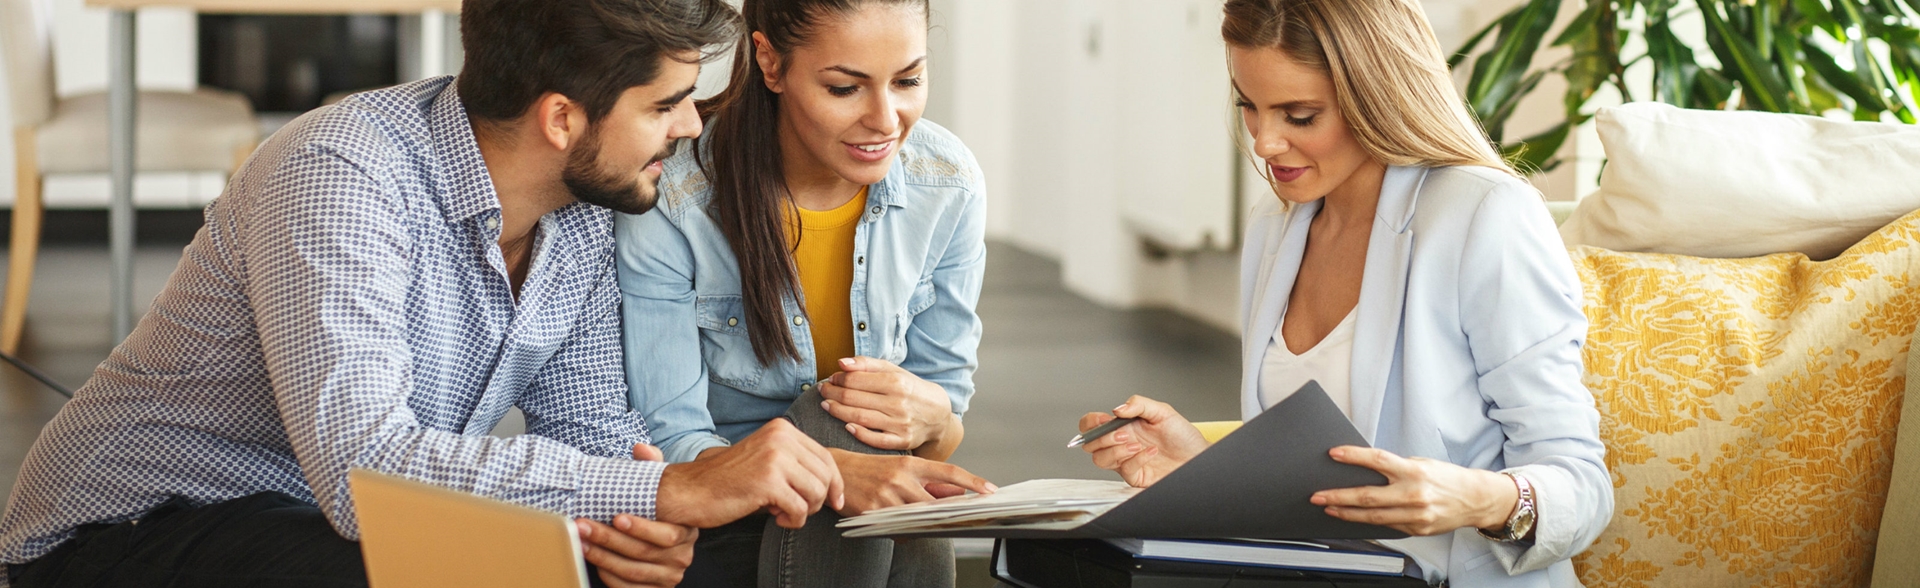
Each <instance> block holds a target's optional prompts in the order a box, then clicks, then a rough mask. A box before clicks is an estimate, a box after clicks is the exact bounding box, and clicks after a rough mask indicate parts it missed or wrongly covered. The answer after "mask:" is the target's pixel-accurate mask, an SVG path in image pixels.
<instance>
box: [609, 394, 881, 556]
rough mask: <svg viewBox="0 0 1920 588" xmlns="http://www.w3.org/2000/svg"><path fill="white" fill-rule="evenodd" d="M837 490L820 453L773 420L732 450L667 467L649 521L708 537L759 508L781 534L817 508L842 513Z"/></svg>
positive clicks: (833, 470)
mask: <svg viewBox="0 0 1920 588" xmlns="http://www.w3.org/2000/svg"><path fill="white" fill-rule="evenodd" d="M640 453H641V449H640V448H638V447H636V448H634V455H635V456H636V457H638V456H639V455H640ZM844 488H845V483H844V482H843V481H841V479H840V469H839V468H837V467H835V466H834V463H833V456H832V455H829V454H828V453H827V450H826V448H824V447H821V446H820V444H819V443H815V442H814V440H813V439H811V438H809V437H807V435H806V434H805V433H801V432H800V430H799V429H796V428H794V427H793V423H791V422H788V421H787V420H786V419H773V420H771V421H768V422H767V424H766V425H763V426H761V427H760V430H758V431H755V432H754V433H753V434H752V435H749V436H748V437H747V438H746V439H742V440H740V442H739V443H736V444H734V446H732V447H728V448H723V449H711V450H707V451H705V452H702V453H701V454H700V458H699V459H696V460H694V461H691V462H687V463H677V464H673V465H670V466H667V470H666V472H665V473H663V474H661V475H660V493H659V498H658V499H657V501H656V509H657V512H656V513H655V514H656V515H657V517H656V518H658V519H659V520H662V521H671V522H674V523H679V524H682V525H688V526H693V527H699V528H702V529H710V528H713V527H718V526H720V525H724V524H727V523H730V522H733V521H734V520H737V519H739V518H740V517H744V516H747V515H749V514H753V513H755V512H758V511H759V510H760V509H762V508H765V509H767V510H769V511H770V512H772V513H773V515H774V520H775V522H777V523H779V525H780V526H782V527H786V528H788V529H798V528H800V527H801V526H802V525H805V524H806V522H807V515H809V514H812V513H814V512H815V511H818V510H820V506H821V505H822V504H826V505H829V506H831V507H832V508H834V509H839V508H842V507H844V506H845V505H846V498H845V496H844V495H843V492H842V490H843V489H844Z"/></svg>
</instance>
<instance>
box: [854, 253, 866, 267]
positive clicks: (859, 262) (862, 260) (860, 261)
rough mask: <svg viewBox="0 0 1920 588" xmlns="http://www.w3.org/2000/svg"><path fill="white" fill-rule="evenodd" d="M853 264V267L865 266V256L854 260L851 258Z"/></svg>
mask: <svg viewBox="0 0 1920 588" xmlns="http://www.w3.org/2000/svg"><path fill="white" fill-rule="evenodd" d="M853 264H854V265H866V264H867V256H865V255H862V256H859V257H855V258H853Z"/></svg>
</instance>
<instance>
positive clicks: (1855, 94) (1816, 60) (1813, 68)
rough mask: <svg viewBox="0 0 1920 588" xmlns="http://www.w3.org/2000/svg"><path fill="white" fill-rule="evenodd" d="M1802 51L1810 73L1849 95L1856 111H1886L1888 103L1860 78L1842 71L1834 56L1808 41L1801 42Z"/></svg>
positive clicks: (1802, 40)
mask: <svg viewBox="0 0 1920 588" xmlns="http://www.w3.org/2000/svg"><path fill="white" fill-rule="evenodd" d="M1800 49H1801V55H1802V56H1804V57H1805V58H1806V61H1805V63H1806V64H1807V69H1808V70H1809V72H1808V73H1809V74H1819V76H1820V78H1821V79H1822V80H1825V81H1826V82H1827V85H1830V86H1833V89H1835V90H1839V91H1840V93H1841V94H1845V95H1847V97H1848V98H1852V99H1853V102H1854V109H1855V110H1856V111H1858V110H1870V111H1872V112H1879V111H1882V110H1886V102H1885V101H1884V100H1883V99H1882V97H1881V96H1880V95H1879V94H1878V93H1875V92H1874V91H1873V89H1872V88H1868V87H1867V86H1866V85H1865V84H1862V83H1860V78H1859V76H1855V75H1854V74H1853V72H1850V71H1847V70H1845V69H1842V68H1841V67H1840V64H1839V63H1838V62H1836V61H1835V60H1834V58H1833V56H1832V55H1828V54H1827V52H1826V51H1822V50H1821V49H1820V47H1819V46H1816V45H1814V44H1813V42H1812V41H1809V40H1806V39H1801V40H1800Z"/></svg>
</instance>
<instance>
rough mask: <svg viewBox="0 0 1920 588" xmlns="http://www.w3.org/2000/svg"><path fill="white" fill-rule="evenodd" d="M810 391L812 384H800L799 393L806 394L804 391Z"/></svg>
mask: <svg viewBox="0 0 1920 588" xmlns="http://www.w3.org/2000/svg"><path fill="white" fill-rule="evenodd" d="M812 389H813V384H801V385H800V391H801V392H806V391H809V390H812Z"/></svg>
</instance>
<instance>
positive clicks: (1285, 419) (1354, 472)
mask: <svg viewBox="0 0 1920 588" xmlns="http://www.w3.org/2000/svg"><path fill="white" fill-rule="evenodd" d="M1342 445H1353V446H1359V447H1367V446H1368V444H1367V440H1366V438H1365V437H1362V436H1361V435H1360V432H1359V431H1357V430H1355V429H1354V428H1353V423H1352V422H1350V421H1348V420H1347V416H1346V414H1345V413H1342V412H1340V408H1339V407H1338V406H1335V405H1334V404H1333V399H1331V398H1328V397H1327V393H1326V391H1325V390H1322V389H1320V384H1319V383H1317V382H1307V384H1306V385H1305V386H1301V387H1300V390H1299V391H1297V392H1294V393H1293V395H1292V396H1289V397H1287V399H1285V400H1282V401H1280V403H1279V404H1276V405H1274V406H1273V407H1272V408H1270V409H1267V410H1266V411H1265V412H1262V413H1260V415H1259V416H1256V417H1254V418H1253V420H1250V421H1247V423H1246V424H1245V425H1242V426H1241V427H1240V429H1239V430H1236V431H1234V432H1233V433H1232V434H1229V435H1227V436H1226V438H1223V439H1221V440H1220V441H1219V442H1218V443H1214V444H1213V446H1212V447H1209V448H1207V450H1206V451H1202V452H1200V454H1199V455H1196V456H1194V457H1193V459H1192V460H1190V461H1188V462H1187V463H1186V464H1185V465H1182V466H1180V469H1176V470H1174V471H1173V473H1170V474H1167V476H1166V477H1165V478H1161V479H1160V481H1159V482H1157V483H1155V484H1154V485H1153V486H1150V487H1148V488H1146V489H1144V490H1141V491H1140V493H1139V494H1137V495H1134V497H1133V498H1129V499H1127V501H1126V502H1122V503H1120V504H1119V505H1118V506H1115V507H1113V509H1112V510H1109V511H1107V512H1106V513H1105V514H1102V515H1100V516H1098V517H1095V518H1094V519H1093V520H1091V521H1087V522H1086V523H1085V524H1083V525H1080V526H1078V527H1075V528H1072V529H1057V530H1033V529H1005V528H994V527H992V526H982V527H966V528H949V529H940V530H934V531H903V532H899V533H892V534H889V536H892V537H899V538H908V537H993V538H1008V539H1013V538H1019V539H1064V538H1100V537H1160V538H1207V537H1244V538H1250V539H1308V540H1313V539H1398V538H1401V537H1406V536H1407V535H1406V533H1402V532H1400V531H1398V530H1395V529H1391V528H1388V527H1382V526H1376V525H1369V524H1366V523H1356V522H1351V521H1344V520H1340V519H1336V518H1334V517H1332V516H1329V515H1328V514H1327V513H1326V510H1325V509H1324V508H1322V507H1319V506H1314V505H1313V503H1312V502H1310V501H1309V500H1308V499H1309V498H1310V497H1312V496H1313V493H1315V492H1319V491H1321V490H1327V489H1332V488H1353V487H1357V486H1385V485H1386V484H1387V477H1386V476H1384V475H1381V474H1380V473H1379V472H1376V471H1373V470H1370V469H1367V468H1364V467H1360V466H1357V465H1349V464H1343V463H1340V462H1337V461H1334V460H1333V458H1332V457H1330V456H1328V455H1327V452H1328V451H1330V450H1332V449H1333V448H1335V447H1339V446H1342Z"/></svg>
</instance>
